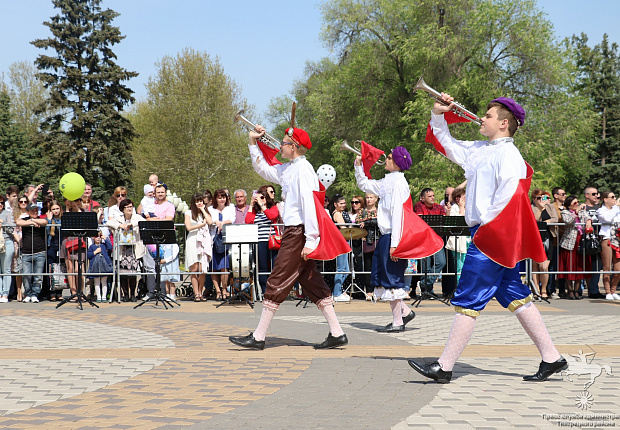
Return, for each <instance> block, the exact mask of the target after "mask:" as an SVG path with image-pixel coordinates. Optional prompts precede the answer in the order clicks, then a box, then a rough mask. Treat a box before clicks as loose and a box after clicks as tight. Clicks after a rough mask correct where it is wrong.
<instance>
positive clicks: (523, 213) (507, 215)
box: [473, 163, 547, 268]
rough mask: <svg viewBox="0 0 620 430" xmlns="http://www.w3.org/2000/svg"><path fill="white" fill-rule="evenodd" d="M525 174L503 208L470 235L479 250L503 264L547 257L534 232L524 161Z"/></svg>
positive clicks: (528, 171) (511, 264)
mask: <svg viewBox="0 0 620 430" xmlns="http://www.w3.org/2000/svg"><path fill="white" fill-rule="evenodd" d="M525 165H526V167H527V174H526V177H525V179H521V180H519V186H518V187H517V190H516V191H515V193H514V194H513V196H512V198H511V199H510V201H509V202H508V204H507V205H506V207H505V208H504V209H503V210H502V211H501V212H500V213H499V214H498V215H497V216H496V217H495V218H493V219H492V220H491V221H489V222H488V223H486V224H484V225H481V226H480V227H479V228H478V230H477V231H476V234H475V235H474V237H473V241H474V244H475V245H476V246H477V247H478V249H479V250H480V252H482V253H483V254H484V255H486V256H487V257H489V258H490V259H491V260H493V261H494V262H496V263H497V264H500V265H502V266H504V267H510V268H512V267H515V266H516V265H517V263H518V262H519V261H521V260H525V259H526V258H531V259H532V260H534V261H537V262H539V263H542V262H544V261H545V260H546V259H547V255H546V254H545V248H544V246H543V243H542V239H541V237H540V233H539V232H538V225H537V224H536V219H535V218H534V213H533V212H532V206H531V204H530V199H529V197H528V193H529V190H530V183H531V182H532V175H533V173H534V170H532V167H530V165H529V164H527V163H525Z"/></svg>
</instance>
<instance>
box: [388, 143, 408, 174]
mask: <svg viewBox="0 0 620 430" xmlns="http://www.w3.org/2000/svg"><path fill="white" fill-rule="evenodd" d="M392 159H393V160H394V163H396V165H397V166H398V167H399V168H400V170H409V168H410V167H411V163H412V162H413V161H412V160H411V155H410V154H409V152H408V151H407V150H406V149H405V147H404V146H397V147H396V148H394V149H392Z"/></svg>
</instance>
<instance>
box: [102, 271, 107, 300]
mask: <svg viewBox="0 0 620 430" xmlns="http://www.w3.org/2000/svg"><path fill="white" fill-rule="evenodd" d="M101 297H103V298H104V299H105V298H106V297H108V277H107V276H102V277H101Z"/></svg>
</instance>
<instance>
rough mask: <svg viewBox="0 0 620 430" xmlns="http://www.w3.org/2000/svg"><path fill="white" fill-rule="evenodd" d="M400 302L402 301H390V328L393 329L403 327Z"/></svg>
mask: <svg viewBox="0 0 620 430" xmlns="http://www.w3.org/2000/svg"><path fill="white" fill-rule="evenodd" d="M402 302H403V301H402V300H390V307H391V308H392V326H394V327H396V326H400V325H403V308H402V307H401V303H402Z"/></svg>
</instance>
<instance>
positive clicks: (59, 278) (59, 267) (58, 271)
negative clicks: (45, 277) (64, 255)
mask: <svg viewBox="0 0 620 430" xmlns="http://www.w3.org/2000/svg"><path fill="white" fill-rule="evenodd" d="M66 272H67V269H66V267H65V264H64V263H52V277H51V278H52V285H51V286H50V290H52V291H62V290H63V289H65V288H66V287H67V277H66V276H65V273H66Z"/></svg>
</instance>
